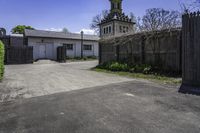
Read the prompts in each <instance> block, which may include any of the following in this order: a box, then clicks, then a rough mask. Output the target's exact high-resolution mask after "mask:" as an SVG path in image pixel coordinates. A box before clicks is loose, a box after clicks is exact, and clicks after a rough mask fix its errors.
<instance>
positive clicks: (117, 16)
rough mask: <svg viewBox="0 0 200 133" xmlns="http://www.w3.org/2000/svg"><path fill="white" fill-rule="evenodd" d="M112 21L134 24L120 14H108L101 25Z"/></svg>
mask: <svg viewBox="0 0 200 133" xmlns="http://www.w3.org/2000/svg"><path fill="white" fill-rule="evenodd" d="M113 20H117V21H122V22H127V23H133V24H135V22H133V21H132V20H131V19H130V18H129V17H128V16H126V15H125V14H124V13H122V14H120V13H110V14H108V16H107V17H106V18H105V19H103V20H102V21H101V24H104V23H107V22H111V21H113Z"/></svg>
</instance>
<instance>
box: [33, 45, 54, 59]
mask: <svg viewBox="0 0 200 133" xmlns="http://www.w3.org/2000/svg"><path fill="white" fill-rule="evenodd" d="M53 46H54V45H53V44H47V43H40V44H36V45H34V59H36V60H37V59H52V60H53V59H54V53H53V52H54V51H53Z"/></svg>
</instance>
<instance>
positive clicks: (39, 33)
mask: <svg viewBox="0 0 200 133" xmlns="http://www.w3.org/2000/svg"><path fill="white" fill-rule="evenodd" d="M24 35H25V36H26V37H44V38H57V39H73V40H81V34H76V33H64V32H55V31H45V30H28V29H26V30H25V33H24ZM83 39H84V40H88V41H98V40H99V37H98V36H97V35H87V34H84V35H83Z"/></svg>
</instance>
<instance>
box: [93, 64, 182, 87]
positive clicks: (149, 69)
mask: <svg viewBox="0 0 200 133" xmlns="http://www.w3.org/2000/svg"><path fill="white" fill-rule="evenodd" d="M93 70H94V71H97V72H104V73H111V74H117V75H119V76H127V77H131V78H140V79H147V80H151V81H156V82H160V83H167V84H181V82H182V80H181V75H180V74H178V73H175V72H167V71H162V70H160V69H159V67H153V66H150V65H145V64H140V65H128V64H126V63H119V62H108V63H105V64H103V65H99V66H97V67H96V68H93Z"/></svg>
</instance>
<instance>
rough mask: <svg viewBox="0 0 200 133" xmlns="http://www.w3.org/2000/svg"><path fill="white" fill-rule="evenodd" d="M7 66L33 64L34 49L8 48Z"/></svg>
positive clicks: (25, 47)
mask: <svg viewBox="0 0 200 133" xmlns="http://www.w3.org/2000/svg"><path fill="white" fill-rule="evenodd" d="M5 62H6V64H27V63H33V47H28V46H23V47H14V46H8V47H6V55H5Z"/></svg>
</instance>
